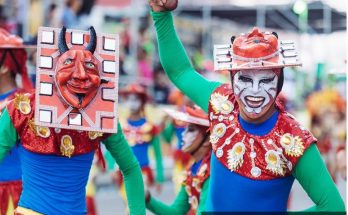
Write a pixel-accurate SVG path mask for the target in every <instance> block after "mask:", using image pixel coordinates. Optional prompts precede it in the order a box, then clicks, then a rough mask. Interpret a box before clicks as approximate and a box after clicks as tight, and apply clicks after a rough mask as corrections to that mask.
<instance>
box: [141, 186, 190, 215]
mask: <svg viewBox="0 0 348 215" xmlns="http://www.w3.org/2000/svg"><path fill="white" fill-rule="evenodd" d="M146 208H147V209H149V210H150V211H151V212H152V213H154V214H157V215H180V214H182V215H185V214H186V213H187V212H188V211H189V209H190V204H189V202H188V196H187V193H186V191H185V187H184V186H181V189H180V191H179V193H178V195H177V196H176V198H175V200H174V202H173V203H172V204H171V205H166V204H164V203H162V202H160V201H158V200H157V199H155V198H153V197H151V199H150V201H149V202H148V203H147V204H146Z"/></svg>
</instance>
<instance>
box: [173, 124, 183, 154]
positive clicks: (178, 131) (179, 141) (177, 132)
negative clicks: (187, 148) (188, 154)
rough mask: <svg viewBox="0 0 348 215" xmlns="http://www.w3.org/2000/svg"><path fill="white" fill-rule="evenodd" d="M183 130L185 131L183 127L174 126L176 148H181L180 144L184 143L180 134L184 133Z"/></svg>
mask: <svg viewBox="0 0 348 215" xmlns="http://www.w3.org/2000/svg"><path fill="white" fill-rule="evenodd" d="M184 131H185V127H176V126H175V136H176V139H177V145H176V148H177V149H181V148H182V146H183V145H184V144H183V141H182V136H183V134H184Z"/></svg>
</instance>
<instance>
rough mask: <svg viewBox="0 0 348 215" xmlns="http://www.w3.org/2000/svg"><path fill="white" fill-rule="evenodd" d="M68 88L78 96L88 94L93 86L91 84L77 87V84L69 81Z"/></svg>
mask: <svg viewBox="0 0 348 215" xmlns="http://www.w3.org/2000/svg"><path fill="white" fill-rule="evenodd" d="M67 88H68V89H69V90H70V91H71V92H74V93H76V94H86V93H87V92H88V91H89V90H90V88H91V85H90V84H85V85H81V84H79V85H77V84H76V83H74V82H72V81H68V83H67Z"/></svg>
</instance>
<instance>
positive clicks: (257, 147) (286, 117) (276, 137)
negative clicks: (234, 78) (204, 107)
mask: <svg viewBox="0 0 348 215" xmlns="http://www.w3.org/2000/svg"><path fill="white" fill-rule="evenodd" d="M218 94H219V95H221V96H226V97H228V101H229V102H231V103H232V104H233V106H234V109H232V111H231V112H230V113H229V114H223V113H221V112H215V111H214V109H213V107H212V99H213V98H211V100H210V102H209V116H210V130H211V138H210V140H211V142H212V136H214V127H215V130H216V128H218V127H219V126H218V125H222V126H224V127H225V132H224V134H223V135H222V137H220V138H218V139H217V141H216V142H215V143H213V142H212V147H213V151H214V153H215V155H216V157H217V158H218V160H219V161H220V162H221V163H222V164H223V165H224V166H225V167H226V168H228V169H230V170H232V169H231V168H230V167H229V155H228V154H230V153H232V152H233V150H232V149H233V147H234V146H235V145H236V144H240V143H243V145H244V146H245V152H244V155H243V156H242V159H241V160H242V162H241V163H240V165H238V166H239V167H236V169H234V170H233V171H234V172H236V173H238V174H240V175H243V176H245V177H248V178H251V179H258V180H270V179H274V178H279V177H284V176H288V175H290V174H291V173H292V170H293V168H294V166H295V165H296V163H297V161H298V160H299V159H300V157H301V155H302V154H303V153H304V151H305V150H306V149H307V148H308V147H309V146H310V145H311V144H312V143H314V142H316V141H317V139H316V138H315V137H314V136H313V135H312V134H311V133H310V132H309V131H308V130H306V129H305V128H303V127H302V126H301V125H300V124H299V123H298V122H297V121H296V119H295V118H293V116H291V115H290V114H288V113H287V112H285V111H284V110H283V108H280V109H279V116H278V120H277V123H276V125H275V127H274V128H273V129H272V130H271V132H269V133H268V134H267V135H264V136H256V135H251V134H249V133H247V132H245V131H244V130H243V129H242V128H241V126H240V124H239V121H238V114H239V110H238V103H237V101H236V100H235V97H234V94H233V92H232V89H231V87H230V86H229V85H227V84H225V85H222V86H220V87H218V88H217V89H216V90H215V91H214V92H213V94H212V95H215V96H216V95H218ZM218 116H221V117H222V118H223V120H219V118H220V117H218ZM284 134H289V135H291V137H292V139H293V140H300V141H295V143H296V144H299V143H300V142H302V145H303V149H302V150H300V151H301V152H302V154H298V155H291V154H289V153H286V150H285V148H284V147H283V146H282V145H281V144H280V138H281V137H283V135H284ZM295 138H297V139H295ZM228 140H229V141H230V142H228ZM225 142H226V143H225ZM250 142H253V148H254V152H256V157H255V158H254V162H255V166H256V167H258V168H259V169H260V170H261V175H259V176H253V175H252V174H251V170H252V167H253V165H252V164H253V160H252V158H251V156H250V153H251V152H252V151H253V150H252V147H251V145H252V144H251V143H250ZM271 143H272V144H271ZM218 149H219V150H218ZM277 150H281V153H279V151H277ZM218 151H219V153H217V152H218ZM221 151H222V155H221ZM271 151H274V154H278V155H279V157H280V158H279V159H277V161H282V162H284V163H283V164H284V165H281V168H280V169H281V173H280V174H279V173H275V172H274V171H272V170H270V169H269V165H268V164H267V162H266V159H265V156H266V153H267V152H271ZM218 154H219V155H220V156H218ZM282 156H284V157H282ZM271 158H272V160H273V159H274V158H275V157H274V156H272V157H271ZM286 161H288V162H286ZM289 162H290V163H289ZM233 163H236V162H233ZM289 166H290V167H289Z"/></svg>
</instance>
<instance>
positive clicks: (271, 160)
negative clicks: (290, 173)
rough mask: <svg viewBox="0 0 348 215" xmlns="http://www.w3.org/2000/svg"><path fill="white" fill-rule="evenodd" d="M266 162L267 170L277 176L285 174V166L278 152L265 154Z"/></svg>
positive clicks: (270, 151) (271, 151) (272, 151)
mask: <svg viewBox="0 0 348 215" xmlns="http://www.w3.org/2000/svg"><path fill="white" fill-rule="evenodd" d="M265 160H266V163H267V166H266V169H268V170H270V171H271V172H272V173H274V174H277V175H284V174H285V169H284V168H285V164H284V162H283V160H282V159H281V158H280V156H279V154H278V152H276V151H274V150H269V151H267V152H266V154H265Z"/></svg>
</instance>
